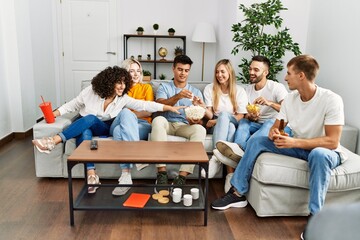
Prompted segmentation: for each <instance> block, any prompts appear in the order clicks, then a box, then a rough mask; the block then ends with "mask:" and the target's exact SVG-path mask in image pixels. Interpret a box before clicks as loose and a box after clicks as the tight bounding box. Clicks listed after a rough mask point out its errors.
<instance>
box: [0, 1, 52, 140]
mask: <svg viewBox="0 0 360 240" xmlns="http://www.w3.org/2000/svg"><path fill="white" fill-rule="evenodd" d="M0 4H1V6H0V9H1V14H0V23H1V37H2V38H1V41H0V49H1V51H0V62H1V67H0V69H1V70H2V71H1V74H0V76H1V83H2V86H4V88H1V90H0V91H1V92H2V91H4V93H3V94H1V98H4V99H1V108H0V111H1V117H0V120H1V124H0V138H2V137H5V136H6V135H8V134H10V133H12V132H25V131H27V130H28V129H31V128H32V126H33V124H34V123H35V121H36V119H37V118H39V117H40V116H41V112H40V110H39V108H38V104H39V103H40V102H41V99H40V95H44V97H45V98H47V99H48V100H49V101H55V100H54V99H56V95H57V91H58V89H56V87H55V84H54V78H55V77H54V69H55V65H54V61H53V59H54V57H53V42H54V40H53V39H52V36H53V28H52V26H49V25H51V24H52V21H51V20H52V8H51V6H52V2H51V1H45V2H44V1H40V0H32V1H31V2H30V0H27V1H24V0H16V1H2V2H1V3H0Z"/></svg>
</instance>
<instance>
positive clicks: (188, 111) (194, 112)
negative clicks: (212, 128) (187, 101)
mask: <svg viewBox="0 0 360 240" xmlns="http://www.w3.org/2000/svg"><path fill="white" fill-rule="evenodd" d="M185 115H186V117H187V118H190V119H202V118H203V117H204V115H205V108H203V107H200V106H190V107H187V108H185Z"/></svg>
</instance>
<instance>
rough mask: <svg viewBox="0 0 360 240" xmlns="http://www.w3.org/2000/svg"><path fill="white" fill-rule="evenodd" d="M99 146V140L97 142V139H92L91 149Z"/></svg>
mask: <svg viewBox="0 0 360 240" xmlns="http://www.w3.org/2000/svg"><path fill="white" fill-rule="evenodd" d="M97 148H98V142H97V140H91V143H90V149H91V150H96V149H97Z"/></svg>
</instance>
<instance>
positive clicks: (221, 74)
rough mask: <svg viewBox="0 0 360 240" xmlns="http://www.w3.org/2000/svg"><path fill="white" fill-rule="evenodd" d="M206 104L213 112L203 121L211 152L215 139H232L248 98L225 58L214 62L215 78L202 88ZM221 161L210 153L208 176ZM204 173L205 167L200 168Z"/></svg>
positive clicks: (227, 178)
mask: <svg viewBox="0 0 360 240" xmlns="http://www.w3.org/2000/svg"><path fill="white" fill-rule="evenodd" d="M204 98H205V105H206V107H207V108H208V109H209V110H211V113H212V116H211V118H210V120H209V121H208V122H207V123H206V128H207V130H208V132H212V133H213V148H214V150H213V151H214V152H216V151H218V150H217V149H216V148H215V143H216V142H217V141H219V140H225V141H232V140H233V139H234V134H235V130H236V128H237V125H238V122H239V121H240V119H242V118H243V117H244V116H245V114H246V113H247V111H246V105H247V103H248V98H247V95H246V92H245V90H244V88H242V87H241V86H239V85H237V84H236V77H235V71H234V68H233V66H232V64H231V62H230V60H228V59H222V60H220V61H219V62H218V63H217V64H216V65H215V71H214V81H213V83H211V84H209V85H207V86H206V87H205V89H204ZM220 166H221V163H220V161H218V159H217V158H216V157H215V155H213V156H212V157H211V159H210V161H209V178H213V177H214V176H215V175H216V173H217V172H218V171H219V170H220ZM227 170H228V175H227V176H226V180H225V186H226V184H227V183H228V184H229V182H230V179H231V177H232V174H233V171H234V170H233V169H231V168H228V169H227ZM202 175H205V171H202Z"/></svg>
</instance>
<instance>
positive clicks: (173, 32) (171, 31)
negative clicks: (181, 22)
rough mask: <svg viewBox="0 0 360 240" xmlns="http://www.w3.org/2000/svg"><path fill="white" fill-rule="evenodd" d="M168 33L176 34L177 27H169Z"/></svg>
mask: <svg viewBox="0 0 360 240" xmlns="http://www.w3.org/2000/svg"><path fill="white" fill-rule="evenodd" d="M168 33H169V36H174V34H175V29H173V28H169V29H168Z"/></svg>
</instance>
